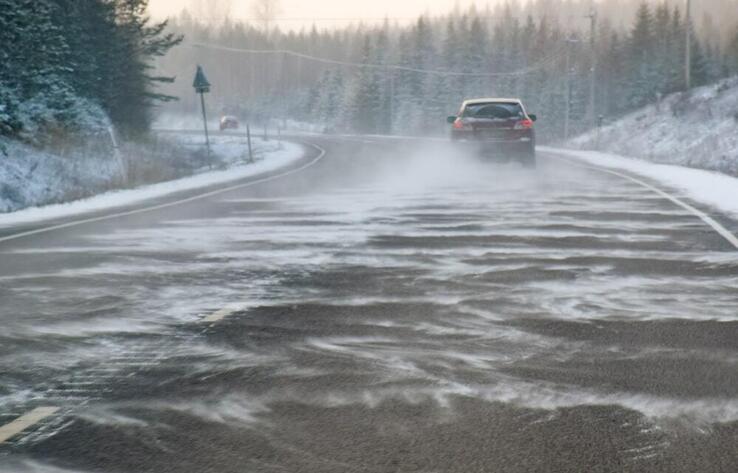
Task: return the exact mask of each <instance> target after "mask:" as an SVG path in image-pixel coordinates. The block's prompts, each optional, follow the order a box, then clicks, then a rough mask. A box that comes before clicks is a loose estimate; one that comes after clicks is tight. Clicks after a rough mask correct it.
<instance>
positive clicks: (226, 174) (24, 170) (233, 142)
mask: <svg viewBox="0 0 738 473" xmlns="http://www.w3.org/2000/svg"><path fill="white" fill-rule="evenodd" d="M177 140H178V141H179V142H180V144H181V145H182V146H184V147H199V146H201V143H202V137H198V136H195V135H181V136H178V137H177ZM8 144H9V145H10V146H8V155H7V156H6V157H4V158H3V159H0V211H2V210H5V211H7V209H8V207H9V206H10V205H11V204H14V203H16V202H17V201H18V200H19V199H18V195H19V194H22V197H23V199H24V200H22V201H24V202H29V205H32V204H33V203H34V201H35V202H39V203H44V202H49V201H54V200H61V199H63V198H65V196H69V195H70V191H71V192H72V193H73V192H74V189H75V188H79V189H84V191H85V192H87V193H89V192H90V189H94V188H95V185H96V184H97V185H99V186H100V188H104V186H106V185H109V183H110V182H111V181H112V180H113V179H115V178H117V177H119V175H120V166H119V165H118V164H117V163H116V161H115V160H112V159H110V158H109V157H108V158H104V159H103V158H97V159H96V158H85V159H84V160H76V159H66V158H60V157H58V156H54V155H51V154H47V153H41V152H38V151H36V150H33V149H32V148H30V147H27V146H25V145H19V144H17V143H7V142H6V145H8ZM252 146H253V149H254V158H255V159H254V161H255V162H253V163H251V162H248V151H247V150H248V148H247V145H246V143H245V139H244V138H243V137H239V136H216V137H213V154H214V156H216V157H217V161H218V163H219V167H221V169H217V170H210V169H209V168H208V167H202V168H200V169H197V170H196V172H195V174H194V175H191V176H188V177H182V178H179V179H174V180H169V181H166V182H160V183H157V184H150V185H144V186H140V187H136V188H133V189H125V190H116V191H109V192H104V193H101V194H98V195H95V196H93V197H89V198H84V199H78V200H71V201H69V202H66V203H60V204H51V205H45V206H40V207H28V208H24V209H22V210H18V211H15V212H10V213H0V226H10V225H16V224H19V223H27V222H33V221H38V220H46V219H51V218H59V217H65V216H69V215H76V214H80V213H85V212H91V211H96V210H102V209H108V208H115V207H120V206H124V205H130V204H135V203H137V202H141V201H145V200H147V199H152V198H157V197H162V196H165V195H167V194H171V193H175V192H180V191H186V190H192V189H197V188H201V187H207V186H211V185H214V184H219V183H225V182H229V181H235V180H239V179H244V178H248V177H251V176H257V175H259V174H263V173H267V172H271V171H275V170H277V169H280V168H282V167H285V166H288V165H290V164H292V163H294V162H295V161H297V160H299V159H300V158H301V157H302V156H303V149H302V147H301V146H299V145H296V144H293V143H287V142H278V141H276V140H269V141H266V142H265V141H263V140H261V139H259V138H254V139H253V141H252ZM80 163H82V164H80ZM4 192H5V193H8V192H9V193H11V194H13V193H14V195H13V196H14V197H15V199H14V200H11V201H8V200H6V199H5V198H4V195H6V194H4ZM80 192H82V191H81V190H80ZM72 195H73V194H72Z"/></svg>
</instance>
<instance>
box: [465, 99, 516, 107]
mask: <svg viewBox="0 0 738 473" xmlns="http://www.w3.org/2000/svg"><path fill="white" fill-rule="evenodd" d="M480 103H521V101H520V99H503V98H486V99H470V100H464V105H465V106H466V105H476V104H480Z"/></svg>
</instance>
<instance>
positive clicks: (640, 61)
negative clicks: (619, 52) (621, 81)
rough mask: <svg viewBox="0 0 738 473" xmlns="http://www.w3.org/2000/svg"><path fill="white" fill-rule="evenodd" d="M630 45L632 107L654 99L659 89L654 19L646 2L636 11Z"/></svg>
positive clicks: (629, 100)
mask: <svg viewBox="0 0 738 473" xmlns="http://www.w3.org/2000/svg"><path fill="white" fill-rule="evenodd" d="M629 46H630V47H629V54H628V58H629V62H630V64H629V70H630V84H631V86H630V88H629V90H628V102H629V105H630V106H632V107H640V106H642V105H645V104H647V103H649V102H651V101H653V100H654V99H655V98H656V95H657V93H658V90H659V88H658V71H657V68H656V66H655V59H656V52H655V50H654V21H653V16H652V15H651V10H650V8H649V6H648V4H647V3H645V2H644V3H641V5H640V7H639V8H638V12H637V13H636V21H635V26H634V27H633V30H632V32H631V35H630V45H629Z"/></svg>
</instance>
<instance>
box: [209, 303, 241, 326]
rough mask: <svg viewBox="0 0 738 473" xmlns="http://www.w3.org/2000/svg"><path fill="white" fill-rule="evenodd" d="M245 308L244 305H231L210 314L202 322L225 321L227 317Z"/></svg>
mask: <svg viewBox="0 0 738 473" xmlns="http://www.w3.org/2000/svg"><path fill="white" fill-rule="evenodd" d="M245 308H246V306H245V305H244V304H232V305H229V306H226V307H223V308H222V309H220V310H218V311H216V312H213V313H212V314H210V315H208V316H207V317H205V318H204V319H202V321H203V322H206V323H215V322H220V321H221V320H223V319H225V318H226V317H228V316H229V315H231V314H233V313H235V312H238V311H241V310H244V309H245Z"/></svg>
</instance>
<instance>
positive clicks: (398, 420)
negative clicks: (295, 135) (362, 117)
mask: <svg viewBox="0 0 738 473" xmlns="http://www.w3.org/2000/svg"><path fill="white" fill-rule="evenodd" d="M310 141H311V142H314V143H315V145H317V146H318V147H319V148H321V149H324V150H325V155H324V156H323V157H322V159H320V160H318V159H317V158H318V157H321V156H322V153H321V152H320V151H318V150H317V149H312V148H306V149H307V153H308V156H306V159H305V161H303V162H302V164H301V166H302V167H301V168H300V171H299V172H292V173H290V174H288V175H284V176H281V177H280V178H275V179H270V180H268V181H262V182H259V183H253V184H248V185H242V186H238V187H236V186H234V187H233V188H231V189H221V190H220V191H219V192H214V193H210V194H208V195H205V196H202V197H198V198H187V199H181V198H179V199H177V200H181V202H178V203H177V204H176V205H174V204H173V200H164V201H157V202H155V203H153V204H149V205H144V204H141V205H140V206H139V207H136V208H133V209H130V210H131V211H130V212H125V213H120V215H117V216H115V217H114V218H108V217H109V216H105V215H104V214H96V215H94V216H93V217H94V218H91V219H89V220H88V221H86V222H83V223H78V224H75V225H72V226H64V223H68V222H71V221H74V220H75V219H73V218H72V219H70V220H68V221H61V222H59V221H57V222H54V225H58V227H57V228H56V229H54V230H52V231H43V232H36V233H33V231H34V230H42V229H44V228H46V227H44V224H42V223H39V224H38V225H37V226H32V227H31V228H29V227H28V226H24V227H23V228H18V229H4V230H3V232H4V233H3V235H4V236H6V238H7V237H10V236H13V235H17V234H19V233H23V232H26V234H25V235H24V236H23V237H20V238H12V239H11V238H7V239H6V240H5V241H3V242H2V243H0V261H2V264H0V298H1V299H2V304H0V324H2V326H3V330H2V333H0V426H3V427H1V428H0V433H2V436H0V441H2V444H0V471H53V472H58V471H59V472H63V471H75V472H79V471H82V472H85V471H90V472H92V471H105V472H130V471H139V472H144V471H151V472H164V471H178V472H183V471H184V472H190V471H191V472H202V471H218V472H243V471H254V472H273V471H321V472H346V471H361V472H396V471H439V472H440V471H443V472H469V471H496V472H537V471H540V472H544V471H545V472H571V471H589V472H597V471H601V472H605V471H618V472H630V471H632V472H641V471H650V472H654V471H655V472H694V471H700V472H719V471H720V472H726V471H735V470H736V469H737V468H738V450H737V449H736V448H735V445H736V438H738V377H736V375H735V373H736V369H737V368H738V366H737V365H738V346H737V343H736V340H738V321H736V318H735V308H736V307H738V291H737V290H736V287H738V252H736V248H735V247H734V246H733V245H732V244H731V242H730V241H729V239H728V238H726V235H725V234H721V233H720V232H717V231H715V230H716V228H715V227H714V226H711V225H709V224H708V223H709V222H708V223H706V220H705V219H704V218H702V217H707V218H708V219H709V221H712V222H714V223H715V224H716V225H718V226H719V227H720V228H722V229H723V230H724V231H725V232H727V233H728V234H731V235H734V234H735V230H736V228H738V224H737V222H735V221H734V220H732V219H731V218H730V217H729V216H727V215H721V214H719V213H718V212H715V211H712V210H710V209H709V208H704V207H703V206H701V205H700V204H699V203H695V202H691V201H688V200H685V199H681V198H680V196H679V195H673V193H671V192H670V191H669V190H668V189H662V188H661V187H659V186H658V184H654V183H652V182H637V181H636V180H633V179H628V178H627V177H628V176H627V174H625V175H615V174H613V173H608V172H603V171H602V170H601V169H598V168H596V167H591V166H590V167H583V166H581V165H573V164H572V163H570V162H567V161H562V160H560V159H554V156H551V155H547V154H542V155H541V156H540V165H539V168H538V169H537V170H536V171H528V170H523V169H520V168H517V167H515V166H513V165H509V166H507V165H499V164H494V163H485V162H480V161H478V160H475V159H473V158H471V157H468V156H462V155H458V154H457V153H455V152H454V151H453V150H451V149H446V148H445V146H446V145H445V144H443V143H438V142H433V143H423V142H421V141H417V140H410V139H407V140H403V139H394V140H390V139H383V138H379V137H364V138H352V137H322V138H318V137H316V138H311V139H310ZM306 163H313V164H312V165H310V166H304V164H306ZM244 184H246V183H244ZM642 184H648V185H647V186H644V185H642ZM649 186H656V189H657V190H659V191H667V192H669V194H668V196H670V197H674V198H677V199H679V202H682V203H684V204H686V206H684V205H677V203H676V202H675V201H673V200H671V199H669V198H667V196H665V195H664V194H662V193H660V192H654V189H653V188H650V187H649ZM191 197H192V196H191ZM170 204H171V205H170ZM144 207H146V210H145V211H139V210H141V209H143V208H144ZM149 207H151V208H149ZM694 210H696V211H697V212H696V213H695V212H694ZM96 217H105V218H96ZM28 232H31V233H28Z"/></svg>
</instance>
